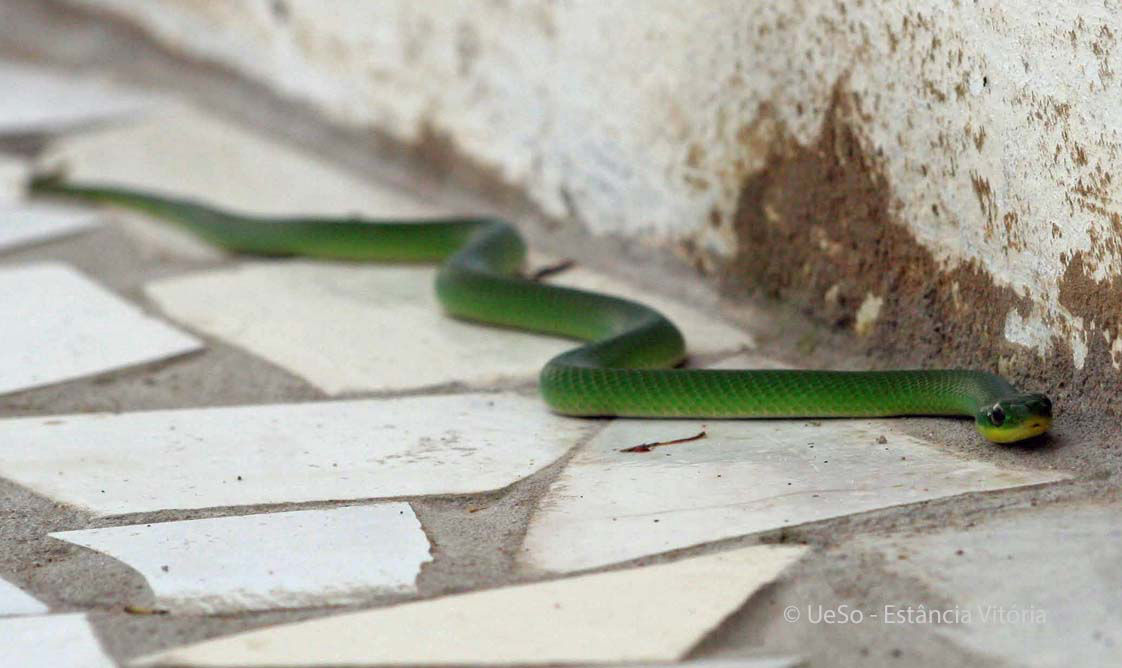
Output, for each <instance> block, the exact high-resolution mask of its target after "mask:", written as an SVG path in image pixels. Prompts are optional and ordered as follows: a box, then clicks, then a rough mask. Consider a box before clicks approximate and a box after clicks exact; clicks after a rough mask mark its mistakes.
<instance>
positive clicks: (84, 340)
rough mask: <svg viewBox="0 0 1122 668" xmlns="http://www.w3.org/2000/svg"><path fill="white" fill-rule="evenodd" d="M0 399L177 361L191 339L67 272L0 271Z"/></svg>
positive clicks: (42, 267)
mask: <svg viewBox="0 0 1122 668" xmlns="http://www.w3.org/2000/svg"><path fill="white" fill-rule="evenodd" d="M0 319H2V320H3V322H4V326H3V327H0V351H3V354H2V355H0V394H3V393H7V392H16V391H20V390H25V389H28V388H32V387H38V386H41V385H49V384H51V383H58V382H61V381H64V380H71V379H74V378H79V377H82V376H89V375H94V374H98V373H102V372H106V371H112V370H115V369H120V368H124V367H128V366H132V365H136V364H142V363H146V362H154V361H157V360H162V359H167V358H170V357H174V356H176V355H182V354H184V353H188V352H191V351H194V350H198V349H199V348H201V347H202V344H201V343H200V342H199V341H198V340H197V339H195V338H194V337H191V336H188V335H187V334H184V333H183V332H181V331H179V330H177V329H175V328H173V327H170V326H168V325H166V324H164V323H163V322H161V321H159V320H156V319H155V318H151V317H148V316H146V315H144V314H143V313H142V312H141V310H140V309H139V308H137V307H136V306H134V305H132V304H130V303H128V302H126V301H124V300H122V299H120V298H119V297H117V296H116V295H114V294H112V293H110V292H108V291H107V290H105V289H104V288H102V287H100V286H99V285H97V284H96V283H93V282H91V281H89V280H88V279H86V278H85V277H84V276H82V275H81V274H79V273H78V272H76V271H74V270H73V269H71V268H70V267H67V266H66V265H62V264H55V263H40V264H31V265H21V266H17V267H12V268H4V269H0Z"/></svg>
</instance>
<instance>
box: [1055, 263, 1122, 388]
mask: <svg viewBox="0 0 1122 668" xmlns="http://www.w3.org/2000/svg"><path fill="white" fill-rule="evenodd" d="M1091 265H1092V261H1091V260H1090V259H1089V255H1088V254H1087V253H1085V252H1084V251H1077V252H1075V253H1073V254H1072V257H1071V259H1070V260H1068V263H1067V268H1066V269H1065V271H1064V275H1063V278H1061V279H1060V304H1062V305H1063V306H1064V308H1066V309H1067V310H1068V311H1070V312H1071V313H1072V315H1074V316H1076V317H1079V318H1083V325H1084V329H1085V331H1086V332H1087V358H1086V361H1085V362H1084V368H1085V369H1091V370H1095V369H1102V370H1113V364H1114V363H1115V362H1122V356H1119V357H1117V358H1116V357H1115V355H1113V354H1112V353H1111V350H1110V348H1111V344H1112V343H1113V342H1114V339H1115V338H1118V337H1119V336H1122V279H1120V278H1119V277H1117V276H1111V277H1109V278H1104V279H1095V278H1093V277H1092V275H1091V272H1092V269H1091ZM1118 385H1119V383H1118V380H1117V376H1116V377H1115V380H1114V382H1113V383H1111V384H1108V385H1103V384H1102V383H1094V384H1093V385H1092V386H1091V389H1092V390H1093V391H1094V392H1096V393H1103V392H1105V393H1108V394H1111V395H1112V396H1113V395H1116V394H1117V393H1118Z"/></svg>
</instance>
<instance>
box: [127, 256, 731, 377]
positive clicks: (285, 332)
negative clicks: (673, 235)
mask: <svg viewBox="0 0 1122 668" xmlns="http://www.w3.org/2000/svg"><path fill="white" fill-rule="evenodd" d="M435 275H436V270H435V269H434V268H431V267H416V266H393V265H381V266H378V265H372V266H360V265H348V264H330V263H313V262H306V261H290V262H255V263H251V264H246V265H242V266H239V267H235V268H233V269H221V270H215V271H210V272H205V273H200V274H195V275H191V276H185V277H179V278H172V279H167V280H164V281H159V282H156V283H153V284H151V285H149V286H148V295H149V296H150V297H151V299H152V300H153V301H154V302H155V303H157V304H158V305H159V306H160V307H161V308H162V309H163V310H164V312H166V313H167V314H168V315H169V316H171V317H172V318H174V319H176V320H178V321H180V322H183V323H186V324H189V325H190V326H191V327H194V328H197V329H199V330H201V331H204V332H207V333H208V334H211V335H212V336H215V337H218V338H220V339H223V340H225V341H228V342H230V343H232V344H234V345H236V346H239V347H241V348H244V349H245V350H248V351H249V352H252V353H254V354H256V355H259V356H261V357H263V358H265V359H267V360H269V361H270V362H273V363H274V364H277V365H278V366H281V367H283V368H285V369H287V370H289V371H291V372H292V373H295V374H297V375H299V376H301V377H303V378H305V379H306V380H307V381H308V382H310V383H312V384H313V385H315V386H316V387H318V388H320V389H322V390H323V391H324V392H327V393H328V394H333V395H334V394H340V393H345V392H363V391H387V390H402V389H410V388H417V387H425V386H431V385H440V384H444V383H452V382H458V383H465V384H468V385H470V386H476V387H478V386H487V385H491V384H494V383H499V382H503V381H511V380H515V381H530V380H533V379H534V378H536V376H537V373H538V371H539V370H540V369H541V367H542V366H543V365H544V364H545V363H546V361H548V360H549V359H550V358H551V357H553V356H554V355H556V354H558V353H561V352H563V351H565V350H567V349H569V348H571V347H573V345H575V344H574V343H572V342H570V341H565V340H562V339H557V338H553V337H546V336H539V335H535V334H529V333H525V332H517V331H513V330H506V329H497V328H492V327H486V326H481V325H478V324H475V323H467V322H461V321H457V320H454V319H452V318H449V317H447V316H446V315H445V314H444V313H443V312H442V309H441V307H440V304H439V303H438V302H437V301H436V296H435V294H434V290H433V281H434V279H435ZM557 283H559V284H561V285H570V286H573V287H582V288H586V289H595V290H600V291H603V292H608V293H612V294H617V295H621V296H629V297H633V298H635V297H637V298H641V299H642V300H643V301H644V302H646V303H648V304H650V305H651V306H654V307H656V308H659V309H660V310H662V311H663V312H664V313H666V314H667V315H668V316H669V317H671V318H673V319H675V320H676V321H677V322H679V323H680V325H681V326H682V328H683V331H684V332H685V335H686V337H687V340H688V341H689V345H690V348H691V350H692V351H693V352H695V353H704V352H716V351H733V350H736V349H738V348H741V347H746V346H750V345H752V340H751V337H750V336H749V335H747V334H746V333H744V332H742V331H741V330H738V329H736V328H734V327H731V326H729V325H726V324H724V323H722V322H720V321H718V320H715V319H714V318H712V317H709V316H706V315H704V314H702V313H699V312H698V311H696V310H694V309H691V308H690V307H688V306H685V305H682V304H678V303H676V302H673V301H672V300H668V299H665V298H658V297H652V296H650V295H646V294H644V293H643V292H642V291H639V290H637V289H635V288H632V287H630V286H628V285H626V284H624V283H622V282H620V281H617V280H614V279H610V278H608V277H605V276H603V275H600V274H597V273H595V272H592V271H590V270H586V269H580V270H573V271H570V272H565V273H564V274H562V275H561V276H559V277H558V279H557ZM218 291H220V292H221V294H222V299H214V295H215V294H218Z"/></svg>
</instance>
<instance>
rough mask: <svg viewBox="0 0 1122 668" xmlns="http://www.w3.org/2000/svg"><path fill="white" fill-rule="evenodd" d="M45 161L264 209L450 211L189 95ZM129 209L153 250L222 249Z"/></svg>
mask: <svg viewBox="0 0 1122 668" xmlns="http://www.w3.org/2000/svg"><path fill="white" fill-rule="evenodd" d="M42 162H43V164H44V165H45V166H46V168H51V169H55V168H62V169H63V170H65V173H66V174H67V176H68V177H69V178H71V179H73V180H78V181H89V182H98V183H112V184H117V185H123V186H129V187H134V188H140V189H144V190H151V191H156V192H164V193H168V194H172V195H176V196H179V197H187V198H194V199H198V200H200V201H203V202H207V203H210V204H213V205H215V206H220V207H226V208H229V209H231V210H234V211H242V212H248V213H256V214H261V215H299V214H311V215H317V216H331V215H351V214H356V213H358V214H364V215H367V216H370V217H419V216H433V215H440V214H444V213H448V212H447V211H445V210H444V209H441V208H439V207H437V206H435V205H433V204H430V203H427V202H424V201H422V200H420V199H418V198H416V197H413V196H411V195H408V194H406V193H403V192H401V191H399V190H396V189H393V188H389V187H385V186H381V185H379V184H377V183H375V182H372V181H370V180H368V179H361V178H358V177H356V176H354V175H352V174H350V173H349V172H347V171H345V170H343V169H339V168H337V167H335V166H333V165H331V164H330V163H328V162H325V161H324V160H322V159H320V158H317V157H315V156H312V155H309V154H307V153H305V152H303V151H300V150H298V149H295V148H293V147H291V146H288V145H285V144H283V143H280V142H278V141H275V140H273V139H271V138H269V137H267V136H265V135H262V134H258V133H257V132H254V131H252V130H249V129H246V128H243V127H242V126H240V125H236V124H234V123H230V122H228V121H225V120H223V119H220V118H217V117H214V116H211V115H210V114H207V113H205V112H203V111H200V110H196V109H194V108H192V107H189V106H185V105H183V104H176V105H167V106H165V107H164V108H163V109H162V110H161V113H159V114H153V115H151V116H149V117H147V118H146V119H144V120H143V121H142V122H139V123H133V124H129V125H126V126H119V127H107V128H104V129H101V130H98V131H91V132H84V133H82V134H80V135H74V136H71V137H67V138H64V139H60V140H58V141H57V142H55V143H54V144H53V145H52V148H51V150H50V151H49V152H48V154H47V155H46V156H45V157H44V158H43V160H42ZM122 212H123V213H120V214H118V215H116V216H114V219H115V220H116V221H118V222H120V223H121V224H122V225H124V227H125V229H126V230H127V231H128V233H129V234H130V235H131V236H133V237H134V238H135V239H136V240H137V242H138V243H139V244H140V248H141V252H143V253H146V254H150V255H153V254H166V253H171V254H173V255H176V256H179V257H184V258H191V259H211V258H214V257H218V256H220V255H221V252H220V251H218V250H217V249H216V248H214V247H212V246H208V245H206V244H204V243H203V242H201V241H199V240H197V239H195V238H194V237H193V236H191V235H189V234H187V233H186V232H182V231H180V230H178V229H177V228H175V227H173V226H170V225H167V224H162V223H157V222H155V221H153V220H152V219H150V218H145V217H143V216H139V215H135V214H132V213H127V212H124V210H122Z"/></svg>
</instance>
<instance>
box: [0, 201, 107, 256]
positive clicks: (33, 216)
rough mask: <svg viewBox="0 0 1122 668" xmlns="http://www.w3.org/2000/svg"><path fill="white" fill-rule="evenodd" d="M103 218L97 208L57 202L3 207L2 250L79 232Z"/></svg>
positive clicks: (0, 213)
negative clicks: (58, 203)
mask: <svg viewBox="0 0 1122 668" xmlns="http://www.w3.org/2000/svg"><path fill="white" fill-rule="evenodd" d="M100 218H101V215H100V214H99V213H97V212H96V211H91V210H89V209H80V208H75V207H68V206H57V205H54V204H26V205H23V206H11V207H5V206H0V251H4V250H8V249H10V248H17V247H19V246H24V245H27V244H34V243H39V242H42V241H50V240H52V239H58V238H59V237H65V236H68V235H71V234H77V233H78V232H82V231H84V230H88V229H90V228H92V227H94V226H96V225H98V224H99V223H100Z"/></svg>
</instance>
